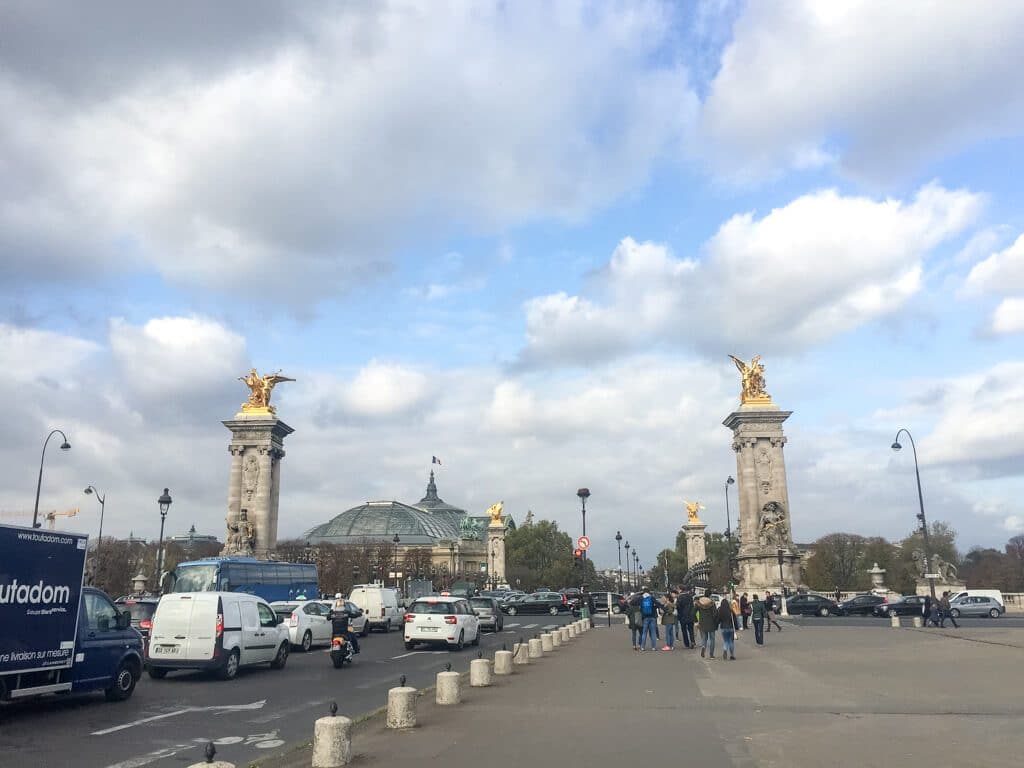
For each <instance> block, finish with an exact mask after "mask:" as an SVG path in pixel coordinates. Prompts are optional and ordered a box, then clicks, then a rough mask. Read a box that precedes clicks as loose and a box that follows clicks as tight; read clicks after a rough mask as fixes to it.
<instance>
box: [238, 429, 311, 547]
mask: <svg viewBox="0 0 1024 768" xmlns="http://www.w3.org/2000/svg"><path fill="white" fill-rule="evenodd" d="M223 424H224V426H225V427H227V428H228V429H230V430H231V444H230V445H229V446H228V451H229V452H230V454H231V476H230V480H229V481H228V515H227V525H228V531H227V535H226V537H225V539H224V541H225V543H224V549H223V551H222V554H224V555H251V556H253V557H257V558H260V559H264V560H265V559H267V558H269V557H270V556H271V555H272V554H273V553H274V551H275V549H276V548H277V516H278V501H279V498H280V495H281V459H283V458H284V447H283V443H284V438H285V437H287V436H288V435H290V434H291V433H292V432H293V431H294V430H293V429H292V428H291V427H289V426H288V425H287V424H285V423H284V422H283V421H281V420H280V419H278V418H277V417H276V416H274V415H271V414H259V415H249V414H245V413H239V414H237V415H236V416H235V418H234V419H231V420H229V421H225V422H223ZM243 511H244V514H243Z"/></svg>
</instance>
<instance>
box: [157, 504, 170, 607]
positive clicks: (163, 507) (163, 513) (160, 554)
mask: <svg viewBox="0 0 1024 768" xmlns="http://www.w3.org/2000/svg"><path fill="white" fill-rule="evenodd" d="M156 503H157V504H159V505H160V543H159V544H158V545H157V550H156V577H155V578H154V579H153V583H154V584H155V585H156V589H157V590H158V591H162V589H161V584H160V577H161V575H162V574H163V572H164V522H165V521H166V520H167V510H168V509H170V508H171V494H170V493H169V492H168V490H167V489H166V488H164V492H163V494H161V496H160V498H159V499H157V500H156Z"/></svg>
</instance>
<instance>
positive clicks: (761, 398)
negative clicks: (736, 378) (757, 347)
mask: <svg viewBox="0 0 1024 768" xmlns="http://www.w3.org/2000/svg"><path fill="white" fill-rule="evenodd" d="M729 357H730V358H732V361H733V362H734V363H735V364H736V369H737V370H738V371H739V372H740V376H742V377H743V390H742V391H741V392H740V403H743V404H745V403H758V404H761V403H770V402H771V400H772V398H771V396H770V395H769V394H768V393H767V392H765V391H764V364H763V363H762V362H761V356H760V355H754V356H753V357H752V358H751V360H750V362H749V363H746V362H744V361H743V360H740V359H739V358H738V357H736V356H735V355H729Z"/></svg>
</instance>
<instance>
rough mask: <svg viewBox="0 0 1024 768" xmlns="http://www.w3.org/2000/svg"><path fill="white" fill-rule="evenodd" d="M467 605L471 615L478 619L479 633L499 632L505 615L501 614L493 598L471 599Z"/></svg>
mask: <svg viewBox="0 0 1024 768" xmlns="http://www.w3.org/2000/svg"><path fill="white" fill-rule="evenodd" d="M469 604H470V606H471V607H472V608H473V613H475V614H476V616H477V618H478V619H480V631H481V632H482V631H483V630H485V629H489V630H491V631H492V632H501V630H502V629H503V628H504V626H505V615H504V614H503V613H502V612H501V606H500V605H499V604H498V601H497V600H495V599H494V598H493V597H471V598H470V599H469Z"/></svg>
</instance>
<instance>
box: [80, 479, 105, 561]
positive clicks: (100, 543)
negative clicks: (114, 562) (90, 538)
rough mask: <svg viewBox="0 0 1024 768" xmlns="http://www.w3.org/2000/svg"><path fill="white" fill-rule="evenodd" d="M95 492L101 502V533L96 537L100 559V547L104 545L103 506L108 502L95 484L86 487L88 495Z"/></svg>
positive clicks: (97, 554)
mask: <svg viewBox="0 0 1024 768" xmlns="http://www.w3.org/2000/svg"><path fill="white" fill-rule="evenodd" d="M94 493H95V494H96V500H97V501H98V502H99V503H100V535H99V536H98V537H97V539H96V559H97V560H99V557H100V547H101V546H103V508H104V505H105V504H106V503H107V497H106V496H101V495H100V492H99V491H97V490H96V486H95V485H90V486H89V487H88V488H86V489H85V495H86V496H91V495H92V494H94Z"/></svg>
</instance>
